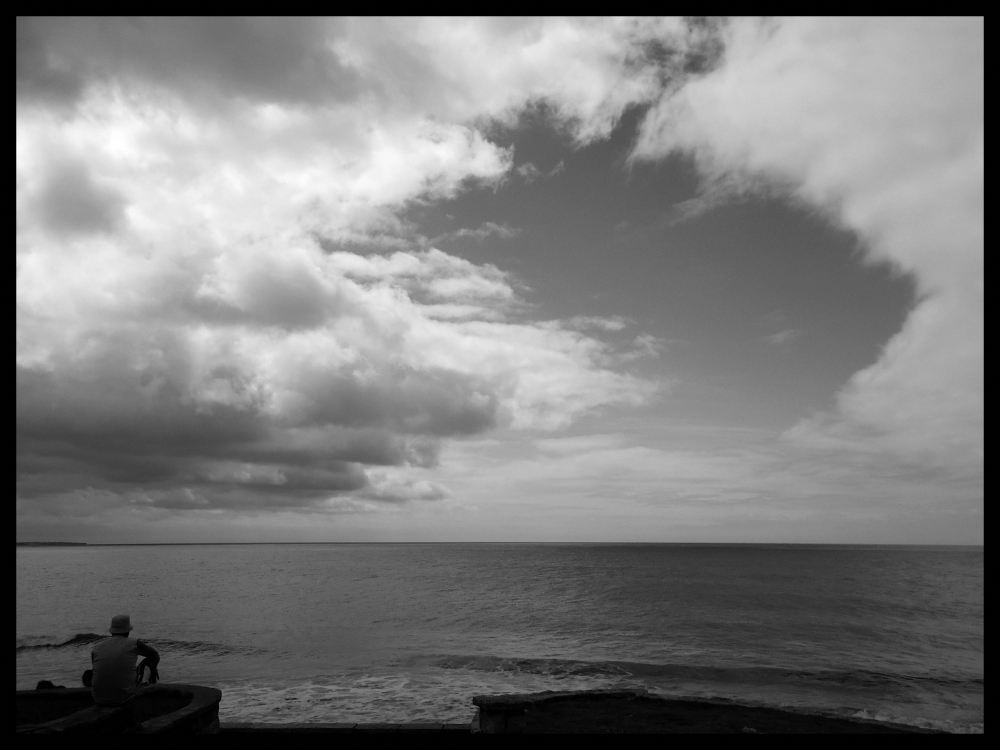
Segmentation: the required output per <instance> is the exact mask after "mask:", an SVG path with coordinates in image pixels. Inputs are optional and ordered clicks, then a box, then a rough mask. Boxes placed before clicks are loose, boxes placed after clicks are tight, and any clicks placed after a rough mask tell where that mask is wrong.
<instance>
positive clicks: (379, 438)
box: [16, 18, 984, 544]
mask: <svg viewBox="0 0 1000 750" xmlns="http://www.w3.org/2000/svg"><path fill="white" fill-rule="evenodd" d="M983 75H984V22H983V19H982V18H957V19H950V18H931V19H907V18H892V19H850V18H836V19H820V18H808V19H801V18H788V19H782V18H768V19H748V18H737V19H658V18H657V19H653V18H638V19H534V18H532V19H511V18H501V19H480V18H476V19H438V18H433V19H425V20H421V19H412V18H407V19H373V18H363V19H302V18H293V19H256V18H254V19H231V18H230V19H208V18H197V19H181V18H169V19H154V18H138V19H126V18H107V19H101V18H86V19H60V18H44V19H42V18H21V19H18V20H17V94H16V96H17V109H16V119H17V146H16V164H17V166H16V171H17V174H16V187H17V191H16V195H17V198H16V214H17V242H16V257H17V266H16V273H17V288H16V289H17V291H16V293H17V301H16V303H17V344H16V346H17V368H16V372H17V492H16V505H17V517H16V524H17V539H18V541H42V540H45V541H82V542H90V543H102V542H103V543H140V542H242V541H248V542H310V541H323V542H327V541H329V542H352V541H355V542H358V541H394V542H398V541H412V542H420V541H538V542H545V541H548V542H573V541H577V542H579V541H593V542H747V543H754V542H757V543H764V542H772V543H780V542H784V543H878V544H906V543H912V544H982V543H983V392H984V385H983V341H984V339H983V322H984V310H983V278H984V276H983V231H984V219H983V186H984V115H983V101H984V83H983Z"/></svg>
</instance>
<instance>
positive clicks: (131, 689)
mask: <svg viewBox="0 0 1000 750" xmlns="http://www.w3.org/2000/svg"><path fill="white" fill-rule="evenodd" d="M139 652H140V645H139V641H138V640H136V639H135V638H128V637H126V636H121V635H113V636H111V637H110V638H105V639H104V640H103V641H99V642H98V643H96V644H95V645H94V648H93V650H92V651H91V652H90V659H91V661H92V662H93V664H94V677H93V694H94V702H95V703H98V704H100V705H103V706H114V705H120V704H122V703H128V702H129V701H130V700H132V698H134V697H135V690H136V679H135V660H136V658H137V657H138V656H139Z"/></svg>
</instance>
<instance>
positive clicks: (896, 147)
mask: <svg viewBox="0 0 1000 750" xmlns="http://www.w3.org/2000/svg"><path fill="white" fill-rule="evenodd" d="M722 38H723V40H724V42H725V53H724V55H723V57H722V59H721V61H720V63H719V65H718V66H717V67H716V68H715V69H714V70H712V71H711V72H708V73H707V74H705V75H703V76H697V77H692V78H691V79H688V80H686V81H685V82H684V84H683V85H682V86H679V87H676V88H672V89H668V90H667V91H666V93H665V94H664V96H663V98H662V99H661V100H660V101H659V102H658V103H657V104H656V105H655V106H654V107H653V108H652V109H651V110H650V111H649V113H648V114H647V116H646V118H645V120H644V121H643V123H642V127H641V131H640V135H639V139H638V142H637V145H636V149H635V153H634V157H635V158H638V159H653V158H661V157H663V156H664V155H666V154H668V153H670V152H672V151H675V150H680V151H686V152H688V153H691V154H693V155H694V157H695V159H696V162H697V164H698V167H699V169H700V170H701V172H702V174H703V175H704V177H705V179H706V184H707V185H708V194H709V198H710V200H716V199H718V198H719V197H720V196H721V197H722V198H726V197H731V196H733V195H740V194H745V193H747V192H748V191H749V192H753V191H756V190H760V189H764V190H767V191H769V192H771V193H772V194H776V193H777V194H782V195H785V196H787V197H789V198H791V199H793V200H796V201H799V202H801V203H802V204H804V205H808V206H812V207H814V208H818V209H819V210H821V211H822V212H824V213H825V214H826V215H827V216H828V217H829V218H830V219H831V220H832V221H834V222H835V223H836V224H838V225H840V226H842V227H845V228H848V229H850V230H853V231H855V232H857V233H858V234H859V236H860V237H861V238H863V240H864V242H865V247H866V250H867V257H868V258H869V259H870V260H871V261H873V262H888V263H890V264H892V265H893V266H894V267H895V268H896V269H897V270H899V271H901V272H904V273H907V274H911V275H912V276H913V277H914V278H915V280H916V282H917V285H918V288H919V290H920V293H921V298H920V301H919V302H918V304H917V306H916V308H915V309H914V310H913V311H912V312H911V314H910V316H909V318H908V319H907V321H906V323H905V325H904V327H903V329H902V330H901V331H900V332H899V333H898V334H897V335H896V336H895V337H893V339H892V340H891V341H890V342H889V343H888V344H887V345H886V347H885V349H884V351H883V353H882V355H881V357H880V358H879V360H878V361H877V362H876V363H874V364H873V365H872V366H871V367H869V368H867V369H865V370H863V371H862V372H859V373H857V374H856V375H855V376H854V377H853V378H852V379H851V381H850V382H849V383H848V384H847V385H846V386H845V388H844V390H843V391H842V392H841V394H840V397H839V401H838V410H837V412H836V413H830V414H822V415H817V416H815V417H813V418H810V419H808V420H806V421H804V422H802V423H801V424H799V425H798V426H796V427H795V428H794V429H792V430H791V431H789V433H788V435H787V437H788V438H789V439H791V440H793V441H798V442H805V443H809V444H816V445H820V444H822V445H831V444H837V445H839V446H841V447H847V446H853V448H854V449H855V450H879V451H882V450H888V451H891V452H895V453H897V454H899V455H901V456H903V457H906V458H908V459H910V460H915V461H927V460H930V461H933V462H935V463H944V464H948V463H951V462H956V461H957V462H959V463H963V464H965V463H968V464H970V466H971V467H972V470H973V471H977V470H978V471H981V462H982V450H983V315H984V309H983V227H984V214H983V205H984V203H983V201H984V196H983V186H984V172H983V169H984V162H983V143H984V120H983V96H984V88H983V74H984V57H983V55H984V34H983V21H982V19H974V18H965V19H943V18H934V19H900V18H892V19H787V20H771V21H737V22H733V23H730V24H728V26H727V27H726V29H725V31H724V33H723V35H722ZM699 210H701V209H700V207H699ZM977 466H978V467H979V468H978V469H977V468H976V467H977Z"/></svg>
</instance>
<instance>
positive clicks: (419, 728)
mask: <svg viewBox="0 0 1000 750" xmlns="http://www.w3.org/2000/svg"><path fill="white" fill-rule="evenodd" d="M220 732H221V733H222V734H453V733H454V734H469V732H470V725H469V724H445V723H442V722H403V723H399V724H397V723H395V722H376V723H371V724H364V723H361V724H350V723H336V724H323V723H319V722H309V723H288V724H264V723H256V722H235V721H225V722H222V724H221V725H220Z"/></svg>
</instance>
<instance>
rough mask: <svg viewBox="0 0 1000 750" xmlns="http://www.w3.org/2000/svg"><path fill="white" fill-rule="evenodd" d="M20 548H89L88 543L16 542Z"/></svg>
mask: <svg viewBox="0 0 1000 750" xmlns="http://www.w3.org/2000/svg"><path fill="white" fill-rule="evenodd" d="M15 544H16V545H17V546H18V547H89V546H90V545H89V544H87V543H86V542H15Z"/></svg>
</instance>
